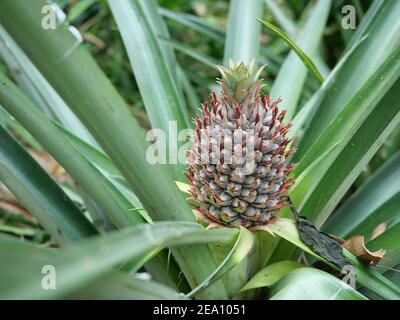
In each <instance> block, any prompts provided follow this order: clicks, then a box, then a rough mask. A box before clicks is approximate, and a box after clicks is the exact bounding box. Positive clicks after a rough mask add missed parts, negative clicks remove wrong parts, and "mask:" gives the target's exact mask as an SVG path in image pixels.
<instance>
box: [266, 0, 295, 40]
mask: <svg viewBox="0 0 400 320" xmlns="http://www.w3.org/2000/svg"><path fill="white" fill-rule="evenodd" d="M264 2H265V4H266V5H267V7H268V8H269V9H270V10H271V12H272V14H273V15H274V17H275V18H276V19H277V20H278V22H279V24H280V25H281V27H282V29H283V30H285V31H286V32H287V33H288V34H290V35H291V36H292V37H293V36H295V35H296V34H297V32H298V30H297V26H296V23H295V22H294V21H292V20H291V19H290V18H289V17H287V16H286V15H285V13H284V12H283V10H282V9H281V8H280V7H279V5H278V4H277V3H276V1H275V0H264Z"/></svg>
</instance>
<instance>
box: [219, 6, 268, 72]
mask: <svg viewBox="0 0 400 320" xmlns="http://www.w3.org/2000/svg"><path fill="white" fill-rule="evenodd" d="M262 15H263V1H262V0H251V1H241V0H232V1H231V2H230V4H229V16H228V26H227V35H226V39H225V51H224V65H228V64H229V60H233V61H238V62H239V61H241V62H244V63H246V64H248V63H250V62H251V60H253V59H257V57H258V55H259V48H260V36H261V27H260V25H259V23H257V21H256V18H257V17H262Z"/></svg>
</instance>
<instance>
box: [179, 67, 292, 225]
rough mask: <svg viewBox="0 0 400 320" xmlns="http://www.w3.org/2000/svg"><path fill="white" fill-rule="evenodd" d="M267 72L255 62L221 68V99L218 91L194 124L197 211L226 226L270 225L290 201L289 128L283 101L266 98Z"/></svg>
mask: <svg viewBox="0 0 400 320" xmlns="http://www.w3.org/2000/svg"><path fill="white" fill-rule="evenodd" d="M263 68H264V66H261V67H259V68H257V69H256V70H255V69H254V60H253V61H252V62H251V63H250V64H249V65H248V66H247V65H245V64H244V63H237V64H235V63H233V62H232V61H231V63H230V66H229V69H226V68H224V67H222V66H220V67H219V70H220V72H221V76H222V78H221V79H220V81H219V84H220V87H221V94H220V97H219V98H218V97H217V94H216V93H215V92H213V93H212V94H211V96H210V101H209V103H204V104H203V105H202V118H200V117H197V118H196V120H195V124H196V128H195V134H194V136H193V139H192V140H193V145H192V148H191V150H189V152H188V159H189V166H190V169H189V171H188V172H187V177H188V178H189V180H190V184H191V193H192V195H193V199H194V200H195V201H197V202H198V203H199V205H198V206H197V211H198V212H199V213H201V214H202V215H203V216H204V217H205V218H207V219H209V220H211V221H213V222H216V223H218V224H221V225H224V226H230V227H235V226H238V225H242V226H244V227H246V228H251V227H254V226H260V225H264V224H267V223H268V222H270V221H272V220H273V218H274V215H275V213H276V212H278V211H279V209H280V208H282V207H283V206H285V204H286V202H287V200H286V198H287V191H288V188H289V186H290V181H289V180H288V179H287V175H288V174H289V172H290V171H291V170H292V169H293V165H291V164H288V161H289V158H290V154H291V152H292V150H293V149H292V148H287V146H288V143H289V141H290V139H289V138H288V137H287V133H288V130H289V129H290V124H285V123H284V117H285V110H282V111H279V109H278V104H279V102H280V100H277V101H274V102H271V98H270V97H269V96H266V95H263V94H262V93H261V89H262V83H261V79H259V76H260V74H261V71H262V70H263Z"/></svg>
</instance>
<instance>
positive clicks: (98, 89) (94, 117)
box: [0, 0, 226, 298]
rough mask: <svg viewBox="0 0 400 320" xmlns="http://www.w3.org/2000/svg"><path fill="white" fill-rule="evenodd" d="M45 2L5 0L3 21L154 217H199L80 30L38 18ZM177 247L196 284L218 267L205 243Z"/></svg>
mask: <svg viewBox="0 0 400 320" xmlns="http://www.w3.org/2000/svg"><path fill="white" fill-rule="evenodd" d="M46 4H47V2H46V1H45V0H32V1H29V4H27V2H26V1H24V0H16V1H5V2H0V22H1V24H2V25H3V27H4V28H5V29H6V30H7V31H8V32H9V34H10V35H11V36H12V37H13V38H14V40H15V41H16V42H17V43H18V45H19V46H20V47H21V49H23V50H24V52H25V53H26V54H27V56H28V57H29V58H30V59H31V61H32V62H33V63H34V64H35V65H36V67H37V68H38V70H39V71H40V72H41V73H42V74H43V76H45V77H46V79H47V80H48V81H49V83H50V84H51V85H52V86H53V88H54V89H55V90H56V91H57V92H58V94H59V95H60V96H61V97H62V98H63V100H64V101H65V102H66V103H67V105H68V106H69V107H70V108H71V109H72V110H73V111H74V113H75V114H77V116H78V117H79V119H80V120H81V121H82V122H83V123H84V125H85V126H86V127H87V128H88V130H89V131H90V133H91V134H92V135H93V136H94V137H95V139H96V141H97V142H98V143H99V144H100V145H101V147H102V149H103V150H104V151H105V152H106V153H107V154H108V155H109V157H110V158H111V160H112V161H113V163H114V164H115V166H116V167H117V168H118V169H119V171H120V172H121V174H122V175H123V176H124V177H125V179H126V180H127V181H128V183H129V185H130V186H131V188H132V190H133V192H134V193H135V194H136V195H137V197H138V198H139V200H140V202H141V203H142V204H143V206H144V207H145V209H146V211H147V212H148V213H149V215H150V216H151V217H152V219H154V220H174V221H194V217H193V215H192V214H191V212H190V210H189V208H188V205H187V203H186V201H185V199H184V198H183V196H182V195H181V194H180V191H179V190H178V188H177V187H176V186H175V184H174V181H173V180H172V179H171V178H170V175H169V174H168V171H167V168H166V166H161V165H158V164H155V165H151V164H149V162H148V161H147V157H146V151H147V148H148V143H147V142H146V141H145V136H144V132H143V129H142V128H141V127H140V125H139V124H138V122H137V121H135V119H134V118H133V117H132V115H131V113H130V112H129V110H128V108H127V106H126V104H125V102H124V101H123V99H122V97H121V96H120V95H119V94H118V92H117V91H116V89H115V88H114V87H113V86H112V84H111V83H110V80H109V79H107V77H106V76H105V75H104V73H103V72H102V71H101V69H100V68H99V66H98V65H97V63H96V62H95V61H94V59H93V57H91V56H90V54H89V53H88V51H87V50H86V49H85V47H84V46H82V45H80V40H81V39H80V36H79V34H78V33H77V30H76V29H74V28H72V27H70V26H68V25H65V24H59V25H58V26H57V28H56V29H55V30H51V32H48V30H44V29H43V28H42V27H41V24H40V23H36V22H37V21H39V22H40V21H41V20H42V18H43V16H42V15H41V8H42V7H43V6H44V5H46ZM6 12H7V14H5V13H6ZM23 30H29V34H28V33H27V32H25V31H23ZM86 191H88V190H86ZM155 198H157V201H155ZM172 252H173V255H174V257H175V258H176V260H177V262H178V264H179V265H180V267H181V269H182V272H183V273H184V274H185V276H186V278H187V279H188V281H189V283H190V284H191V286H192V287H193V288H194V287H196V286H197V285H198V284H199V283H201V282H202V280H203V279H205V278H206V277H207V276H208V275H209V274H210V273H211V272H212V271H213V270H214V269H215V262H214V261H213V258H212V255H211V252H210V250H209V248H207V247H206V246H197V247H196V248H194V249H190V250H189V249H188V248H185V247H182V248H177V249H172ZM203 297H209V298H211V297H213V298H216V297H219V298H224V297H226V292H225V290H224V287H223V286H222V284H220V283H216V284H214V285H213V286H212V287H211V288H209V289H208V290H207V291H206V292H204V296H203Z"/></svg>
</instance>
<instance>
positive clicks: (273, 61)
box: [159, 8, 282, 74]
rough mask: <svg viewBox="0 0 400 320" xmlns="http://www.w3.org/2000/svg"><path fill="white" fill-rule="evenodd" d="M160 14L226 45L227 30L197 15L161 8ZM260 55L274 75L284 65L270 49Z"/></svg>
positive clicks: (264, 50) (262, 61)
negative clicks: (280, 65)
mask: <svg viewBox="0 0 400 320" xmlns="http://www.w3.org/2000/svg"><path fill="white" fill-rule="evenodd" d="M159 12H160V14H161V15H163V16H164V17H167V18H169V19H172V20H173V21H175V22H177V23H179V24H181V25H183V26H185V27H187V28H190V29H193V30H195V31H198V32H199V33H200V34H202V35H205V36H207V37H209V38H210V39H212V40H215V41H217V42H218V43H220V44H224V42H225V37H226V33H225V30H224V29H223V28H221V27H220V26H218V25H217V24H213V23H210V22H208V21H205V20H204V19H201V18H199V17H197V16H195V15H191V14H187V13H181V12H175V11H172V10H167V9H164V8H159ZM260 54H261V57H260V59H259V62H260V63H263V64H268V71H269V72H271V73H272V74H275V73H276V71H277V69H278V64H281V63H282V59H281V58H280V56H279V55H278V54H276V53H275V52H274V51H273V50H271V49H270V48H269V47H267V48H260Z"/></svg>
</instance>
